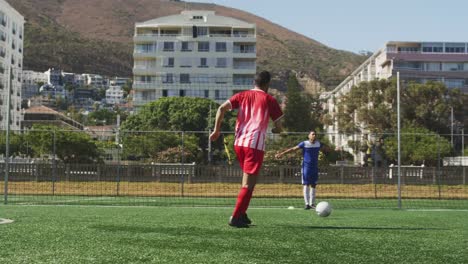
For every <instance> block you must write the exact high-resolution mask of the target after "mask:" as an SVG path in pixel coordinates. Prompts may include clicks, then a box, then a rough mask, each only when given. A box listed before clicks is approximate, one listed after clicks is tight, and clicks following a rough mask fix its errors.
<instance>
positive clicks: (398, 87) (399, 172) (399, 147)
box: [397, 72, 401, 209]
mask: <svg viewBox="0 0 468 264" xmlns="http://www.w3.org/2000/svg"><path fill="white" fill-rule="evenodd" d="M400 121H401V120H400V72H397V141H398V208H399V209H401V135H400V129H401V126H400Z"/></svg>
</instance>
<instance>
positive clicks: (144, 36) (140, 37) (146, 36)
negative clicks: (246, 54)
mask: <svg viewBox="0 0 468 264" xmlns="http://www.w3.org/2000/svg"><path fill="white" fill-rule="evenodd" d="M174 37H183V38H188V39H191V38H193V35H192V34H182V33H177V34H175V33H174V34H154V33H140V34H136V35H134V36H133V40H134V41H136V42H138V41H148V40H154V39H155V38H174ZM203 37H205V38H206V37H209V38H239V39H242V41H247V42H250V41H252V40H255V39H256V36H255V34H230V33H229V34H227V33H210V34H208V35H199V36H198V38H203Z"/></svg>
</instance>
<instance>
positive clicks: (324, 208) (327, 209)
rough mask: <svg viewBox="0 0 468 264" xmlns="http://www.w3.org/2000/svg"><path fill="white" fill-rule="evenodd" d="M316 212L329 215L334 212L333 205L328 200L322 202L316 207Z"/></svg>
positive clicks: (320, 214)
mask: <svg viewBox="0 0 468 264" xmlns="http://www.w3.org/2000/svg"><path fill="white" fill-rule="evenodd" d="M315 212H317V214H318V215H319V216H321V217H327V216H329V215H330V214H331V212H332V207H331V205H330V204H329V203H328V202H320V203H318V204H317V206H316V207H315Z"/></svg>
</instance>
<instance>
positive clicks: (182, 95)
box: [179, 89, 185, 97]
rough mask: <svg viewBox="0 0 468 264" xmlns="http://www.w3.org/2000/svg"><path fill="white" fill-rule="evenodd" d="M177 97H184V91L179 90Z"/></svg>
mask: <svg viewBox="0 0 468 264" xmlns="http://www.w3.org/2000/svg"><path fill="white" fill-rule="evenodd" d="M179 96H180V97H184V96H185V90H183V89H180V90H179Z"/></svg>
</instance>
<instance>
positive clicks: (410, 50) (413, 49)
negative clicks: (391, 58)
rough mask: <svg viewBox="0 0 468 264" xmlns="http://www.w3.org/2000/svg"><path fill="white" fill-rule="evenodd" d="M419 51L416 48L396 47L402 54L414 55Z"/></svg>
mask: <svg viewBox="0 0 468 264" xmlns="http://www.w3.org/2000/svg"><path fill="white" fill-rule="evenodd" d="M419 51H420V50H419V48H418V47H398V52H402V53H416V52H419Z"/></svg>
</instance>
